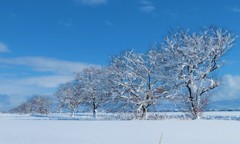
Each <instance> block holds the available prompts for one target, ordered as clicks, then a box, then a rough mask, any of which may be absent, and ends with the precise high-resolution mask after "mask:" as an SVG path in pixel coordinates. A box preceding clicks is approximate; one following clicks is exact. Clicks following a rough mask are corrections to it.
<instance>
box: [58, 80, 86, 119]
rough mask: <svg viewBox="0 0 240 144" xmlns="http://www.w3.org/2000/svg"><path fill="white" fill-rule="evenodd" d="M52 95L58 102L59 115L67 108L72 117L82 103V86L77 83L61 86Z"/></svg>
mask: <svg viewBox="0 0 240 144" xmlns="http://www.w3.org/2000/svg"><path fill="white" fill-rule="evenodd" d="M54 95H55V96H56V98H57V100H58V103H59V108H60V113H61V111H62V109H63V108H64V107H67V108H68V109H69V110H70V111H71V113H72V114H71V116H74V113H75V112H76V109H77V108H78V107H79V105H80V103H81V102H82V101H83V84H82V83H79V82H77V81H72V82H68V83H65V84H62V85H60V86H59V88H58V90H57V92H56V93H55V94H54Z"/></svg>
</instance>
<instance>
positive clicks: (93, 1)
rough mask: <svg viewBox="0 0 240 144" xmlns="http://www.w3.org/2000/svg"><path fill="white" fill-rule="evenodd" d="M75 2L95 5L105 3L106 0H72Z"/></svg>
mask: <svg viewBox="0 0 240 144" xmlns="http://www.w3.org/2000/svg"><path fill="white" fill-rule="evenodd" d="M74 1H75V2H77V3H80V4H82V5H88V6H97V5H104V4H107V2H108V1H107V0H74Z"/></svg>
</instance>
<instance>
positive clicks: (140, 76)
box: [109, 51, 164, 119]
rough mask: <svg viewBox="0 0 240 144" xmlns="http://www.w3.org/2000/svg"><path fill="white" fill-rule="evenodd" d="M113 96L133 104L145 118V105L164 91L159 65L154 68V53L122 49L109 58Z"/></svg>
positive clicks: (149, 104) (155, 100)
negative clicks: (123, 50) (122, 50)
mask: <svg viewBox="0 0 240 144" xmlns="http://www.w3.org/2000/svg"><path fill="white" fill-rule="evenodd" d="M109 70H110V73H112V75H113V78H112V81H113V83H115V84H114V85H115V96H116V99H117V100H123V101H125V102H126V104H127V105H128V104H130V105H132V106H133V108H134V109H135V111H137V114H139V113H140V117H141V118H142V119H146V118H147V111H148V107H150V106H154V105H155V104H156V102H157V100H158V99H159V98H160V96H161V94H162V93H164V91H162V92H160V91H159V89H164V84H163V83H162V80H163V77H162V76H163V75H161V74H160V73H161V67H157V65H156V60H155V56H154V53H152V52H151V51H149V52H148V53H147V54H141V53H135V52H133V51H126V52H123V53H122V54H121V55H120V56H116V57H113V58H112V62H111V64H110V68H109Z"/></svg>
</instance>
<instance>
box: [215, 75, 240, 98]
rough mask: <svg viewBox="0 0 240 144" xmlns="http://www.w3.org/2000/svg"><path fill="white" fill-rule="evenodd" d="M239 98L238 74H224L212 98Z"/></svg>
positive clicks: (239, 84) (239, 83)
mask: <svg viewBox="0 0 240 144" xmlns="http://www.w3.org/2000/svg"><path fill="white" fill-rule="evenodd" d="M234 99H240V75H225V76H223V79H222V86H220V88H219V89H218V92H217V93H216V95H215V97H214V100H234Z"/></svg>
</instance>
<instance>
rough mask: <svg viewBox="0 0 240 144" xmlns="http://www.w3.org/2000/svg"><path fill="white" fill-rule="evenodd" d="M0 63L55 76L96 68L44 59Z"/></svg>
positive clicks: (32, 58) (5, 60)
mask: <svg viewBox="0 0 240 144" xmlns="http://www.w3.org/2000/svg"><path fill="white" fill-rule="evenodd" d="M0 63H2V64H8V65H16V66H27V67H30V68H32V69H33V70H36V71H42V72H52V73H56V74H72V73H74V72H78V71H81V70H82V69H84V68H87V67H89V66H96V65H91V64H87V63H80V62H72V61H64V60H58V59H54V58H46V57H18V58H0Z"/></svg>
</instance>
